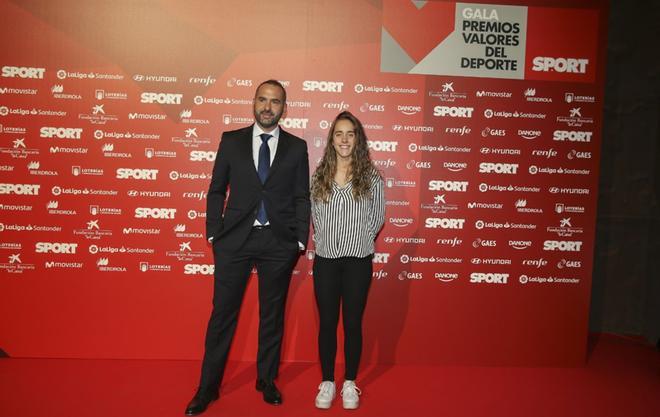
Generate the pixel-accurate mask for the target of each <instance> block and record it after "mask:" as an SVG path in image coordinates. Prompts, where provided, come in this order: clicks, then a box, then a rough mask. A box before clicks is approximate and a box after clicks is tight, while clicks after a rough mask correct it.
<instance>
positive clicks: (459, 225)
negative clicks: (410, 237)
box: [424, 217, 465, 229]
mask: <svg viewBox="0 0 660 417" xmlns="http://www.w3.org/2000/svg"><path fill="white" fill-rule="evenodd" d="M464 224H465V219H450V218H437V217H429V218H427V219H426V221H425V222H424V227H426V228H429V229H463V225H464Z"/></svg>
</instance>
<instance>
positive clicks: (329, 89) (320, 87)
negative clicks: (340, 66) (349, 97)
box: [303, 81, 344, 93]
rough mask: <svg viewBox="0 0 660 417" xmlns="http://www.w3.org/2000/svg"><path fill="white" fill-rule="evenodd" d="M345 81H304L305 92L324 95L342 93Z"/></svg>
mask: <svg viewBox="0 0 660 417" xmlns="http://www.w3.org/2000/svg"><path fill="white" fill-rule="evenodd" d="M342 88H344V83H343V81H303V91H321V92H324V93H341V90H342Z"/></svg>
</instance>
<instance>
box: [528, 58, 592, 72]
mask: <svg viewBox="0 0 660 417" xmlns="http://www.w3.org/2000/svg"><path fill="white" fill-rule="evenodd" d="M532 63H533V64H534V66H533V67H532V71H537V72H568V73H576V74H585V73H586V72H587V65H588V64H589V60H588V59H586V58H551V57H545V56H537V57H535V58H534V59H533V60H532Z"/></svg>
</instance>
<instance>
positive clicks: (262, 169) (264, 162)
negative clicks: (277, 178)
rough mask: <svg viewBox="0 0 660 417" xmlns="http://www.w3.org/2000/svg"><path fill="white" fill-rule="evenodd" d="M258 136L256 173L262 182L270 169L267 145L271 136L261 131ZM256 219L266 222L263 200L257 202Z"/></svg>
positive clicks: (262, 222)
mask: <svg viewBox="0 0 660 417" xmlns="http://www.w3.org/2000/svg"><path fill="white" fill-rule="evenodd" d="M259 136H261V146H260V147H259V163H258V164H257V173H258V174H259V179H260V180H261V183H262V184H264V183H265V182H266V178H268V171H270V148H269V147H268V139H270V138H272V136H271V135H269V134H268V133H262V134H261V135H259ZM257 220H258V221H259V223H261V224H266V222H268V217H267V216H266V207H264V201H263V200H261V201H260V202H259V209H258V210H257Z"/></svg>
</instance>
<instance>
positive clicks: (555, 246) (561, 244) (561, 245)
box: [543, 240, 582, 252]
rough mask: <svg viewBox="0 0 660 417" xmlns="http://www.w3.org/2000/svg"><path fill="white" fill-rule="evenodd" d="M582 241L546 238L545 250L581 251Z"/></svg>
mask: <svg viewBox="0 0 660 417" xmlns="http://www.w3.org/2000/svg"><path fill="white" fill-rule="evenodd" d="M581 249H582V242H579V241H567V240H546V241H545V242H543V250H551V251H555V250H558V251H562V252H580V250H581Z"/></svg>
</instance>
